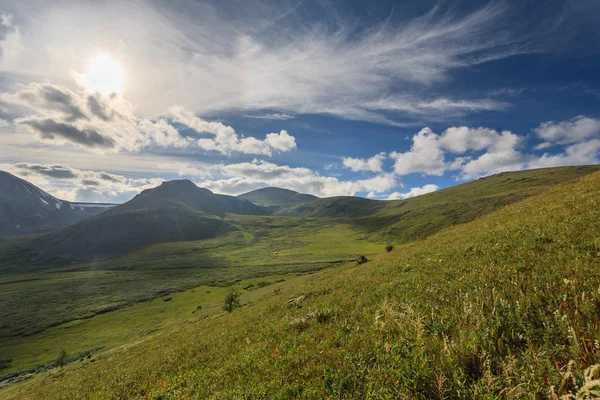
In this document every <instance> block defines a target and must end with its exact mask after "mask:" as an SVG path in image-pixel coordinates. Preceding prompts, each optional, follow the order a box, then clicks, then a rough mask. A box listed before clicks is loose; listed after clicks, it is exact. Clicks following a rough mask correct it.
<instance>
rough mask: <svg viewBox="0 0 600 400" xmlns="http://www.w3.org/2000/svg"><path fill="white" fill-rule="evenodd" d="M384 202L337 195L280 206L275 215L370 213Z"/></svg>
mask: <svg viewBox="0 0 600 400" xmlns="http://www.w3.org/2000/svg"><path fill="white" fill-rule="evenodd" d="M383 207H385V203H384V202H382V201H378V200H370V199H365V198H363V197H353V196H337V197H326V198H324V199H316V200H313V201H311V202H308V203H303V204H298V205H294V206H291V207H285V208H281V209H279V210H278V211H277V215H283V216H293V217H312V218H334V217H352V216H366V215H371V214H373V213H374V212H375V211H377V210H379V209H381V208H383Z"/></svg>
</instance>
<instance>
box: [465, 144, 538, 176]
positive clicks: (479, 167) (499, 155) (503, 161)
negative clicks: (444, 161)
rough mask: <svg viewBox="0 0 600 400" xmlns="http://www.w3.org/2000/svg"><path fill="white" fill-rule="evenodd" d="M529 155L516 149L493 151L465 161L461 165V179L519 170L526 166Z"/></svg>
mask: <svg viewBox="0 0 600 400" xmlns="http://www.w3.org/2000/svg"><path fill="white" fill-rule="evenodd" d="M526 162H527V157H526V156H525V155H524V154H522V153H521V152H519V151H516V150H514V149H506V150H500V151H492V152H488V153H484V154H482V155H481V156H480V157H478V158H476V159H474V160H471V161H469V162H467V163H465V164H464V165H463V166H462V167H461V172H460V178H461V179H475V178H479V177H481V176H485V175H493V174H497V173H500V172H505V171H518V170H521V169H523V168H525V166H526Z"/></svg>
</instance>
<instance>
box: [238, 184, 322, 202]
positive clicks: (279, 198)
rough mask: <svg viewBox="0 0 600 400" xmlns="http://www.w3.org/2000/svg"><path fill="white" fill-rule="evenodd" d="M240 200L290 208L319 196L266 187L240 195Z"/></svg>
mask: <svg viewBox="0 0 600 400" xmlns="http://www.w3.org/2000/svg"><path fill="white" fill-rule="evenodd" d="M238 198H241V199H246V200H248V201H251V202H253V203H255V204H260V205H263V206H273V207H289V206H293V205H296V204H302V203H308V202H309V201H313V200H317V199H318V197H317V196H313V195H312V194H302V193H298V192H295V191H293V190H288V189H281V188H277V187H266V188H262V189H257V190H253V191H251V192H248V193H244V194H240V195H239V196H238Z"/></svg>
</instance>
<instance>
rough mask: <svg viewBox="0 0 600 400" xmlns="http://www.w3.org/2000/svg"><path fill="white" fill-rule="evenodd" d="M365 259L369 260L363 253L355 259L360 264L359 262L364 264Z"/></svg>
mask: <svg viewBox="0 0 600 400" xmlns="http://www.w3.org/2000/svg"><path fill="white" fill-rule="evenodd" d="M367 261H369V260H367V257H366V256H364V255H362V256H360V257H358V260H356V262H357V263H358V265H360V264H364V263H366V262H367Z"/></svg>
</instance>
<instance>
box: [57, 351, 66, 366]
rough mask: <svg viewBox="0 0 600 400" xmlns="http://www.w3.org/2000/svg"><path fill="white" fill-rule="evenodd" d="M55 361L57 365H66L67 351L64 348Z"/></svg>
mask: <svg viewBox="0 0 600 400" xmlns="http://www.w3.org/2000/svg"><path fill="white" fill-rule="evenodd" d="M54 363H55V364H56V366H57V367H64V366H65V364H66V363H67V352H66V351H65V350H62V351H61V352H60V354H59V355H58V358H57V359H56V361H55V362H54Z"/></svg>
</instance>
